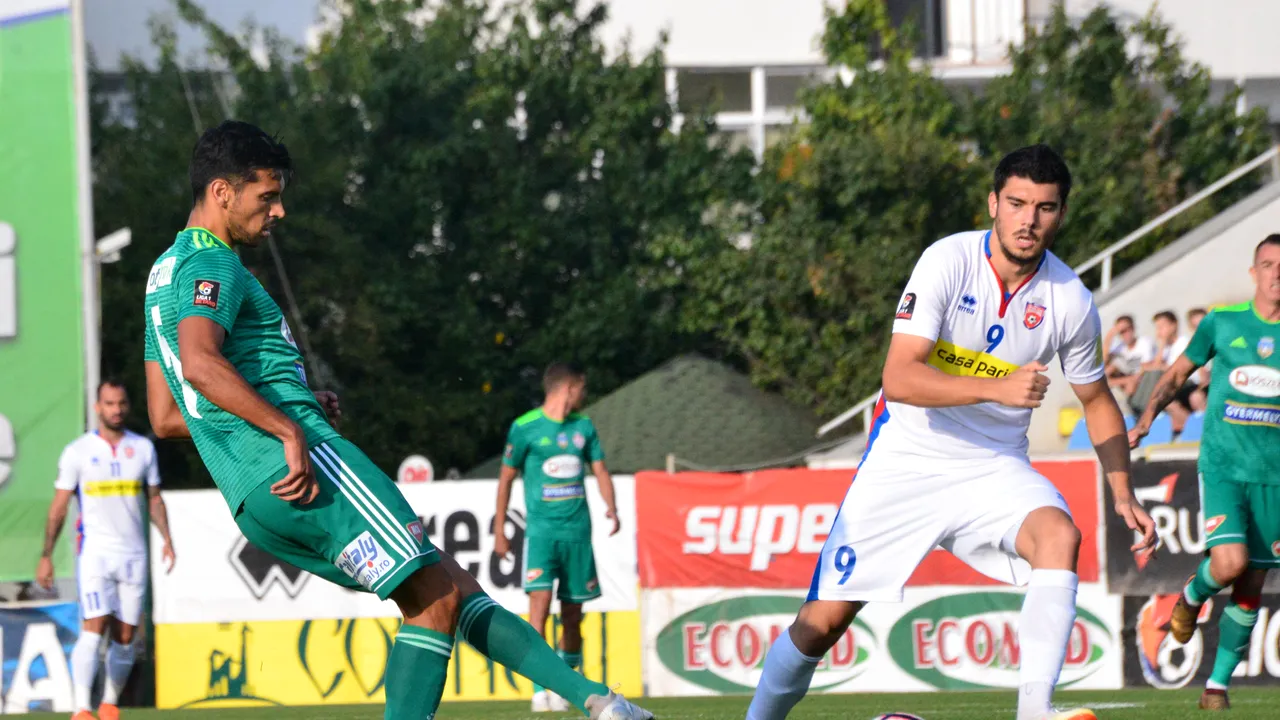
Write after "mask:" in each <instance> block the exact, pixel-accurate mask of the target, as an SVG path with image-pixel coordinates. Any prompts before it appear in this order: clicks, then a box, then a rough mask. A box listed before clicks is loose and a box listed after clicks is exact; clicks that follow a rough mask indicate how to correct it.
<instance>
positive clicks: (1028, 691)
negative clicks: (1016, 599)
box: [1017, 570, 1080, 720]
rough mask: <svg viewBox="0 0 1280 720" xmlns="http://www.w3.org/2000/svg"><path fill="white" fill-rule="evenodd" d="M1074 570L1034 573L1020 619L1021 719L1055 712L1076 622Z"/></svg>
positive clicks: (1027, 719) (1075, 581)
mask: <svg viewBox="0 0 1280 720" xmlns="http://www.w3.org/2000/svg"><path fill="white" fill-rule="evenodd" d="M1079 584H1080V578H1079V577H1078V576H1077V575H1076V574H1075V573H1074V572H1071V571H1070V570H1032V571H1031V581H1030V582H1029V583H1028V586H1027V595H1026V597H1025V598H1024V599H1023V601H1022V614H1021V615H1019V616H1018V656H1019V658H1020V662H1021V666H1020V667H1019V668H1018V719H1017V720H1039V719H1040V718H1043V717H1045V716H1046V715H1047V714H1048V713H1049V712H1050V711H1051V705H1050V701H1051V700H1052V699H1053V686H1054V685H1055V684H1057V682H1058V674H1059V673H1061V672H1062V663H1063V661H1064V660H1065V659H1066V657H1067V643H1069V642H1070V641H1071V628H1072V627H1073V626H1074V625H1075V622H1076V588H1077V587H1078V586H1079Z"/></svg>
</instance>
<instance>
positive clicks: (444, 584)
mask: <svg viewBox="0 0 1280 720" xmlns="http://www.w3.org/2000/svg"><path fill="white" fill-rule="evenodd" d="M474 582H475V581H474V580H472V584H474ZM462 592H463V591H462V589H460V588H459V587H458V584H457V583H456V582H455V581H454V579H453V577H452V576H451V574H450V573H449V571H448V570H447V569H446V568H445V567H444V566H443V565H442V564H441V563H436V564H432V565H427V566H425V567H421V568H418V569H417V570H415V571H414V572H413V573H412V574H411V575H410V576H409V577H408V578H406V579H405V581H404V582H402V583H401V584H400V585H399V587H397V588H396V589H395V590H393V591H392V592H391V599H392V600H394V601H395V603H396V605H398V606H399V607H400V612H401V613H403V615H404V624H403V625H401V626H400V631H399V632H398V633H396V638H395V644H394V645H393V646H392V648H391V656H390V657H389V658H388V659H387V673H386V677H387V680H386V685H387V708H386V711H385V717H386V718H387V720H401V719H402V718H403V719H406V720H408V719H410V718H412V719H414V720H418V719H421V718H430V717H433V714H434V713H435V711H436V708H437V707H439V705H440V696H441V695H442V694H444V684H445V679H446V678H447V676H448V673H449V659H450V657H452V655H453V633H454V628H455V625H456V623H457V617H458V609H459V606H460V605H461V598H462Z"/></svg>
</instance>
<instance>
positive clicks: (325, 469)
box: [145, 121, 653, 720]
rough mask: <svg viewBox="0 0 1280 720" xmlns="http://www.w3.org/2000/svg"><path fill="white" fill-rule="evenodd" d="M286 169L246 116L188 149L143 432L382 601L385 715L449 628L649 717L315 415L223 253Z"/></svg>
mask: <svg viewBox="0 0 1280 720" xmlns="http://www.w3.org/2000/svg"><path fill="white" fill-rule="evenodd" d="M290 168H291V161H290V158H289V154H288V151H287V150H286V149H285V147H284V146H283V145H281V144H279V143H278V142H277V141H276V140H274V139H273V138H271V137H270V136H268V135H267V134H266V133H264V132H263V131H262V130H260V129H258V128H256V127H254V126H252V125H249V124H247V123H241V122H233V121H228V122H225V123H223V124H221V125H219V126H218V127H216V128H213V129H211V130H209V131H207V132H205V133H204V135H203V136H201V138H200V140H199V141H198V142H197V144H196V147H195V151H194V153H193V155H192V159H191V189H192V194H193V198H194V207H193V209H192V211H191V215H190V217H189V219H188V222H187V228H186V229H185V230H183V231H182V232H180V233H178V236H177V238H176V239H175V241H174V244H173V246H172V247H171V248H169V249H168V250H167V251H166V252H165V253H164V254H163V255H161V256H160V257H159V259H158V260H157V261H156V263H155V265H154V266H153V267H152V269H151V274H150V277H149V278H148V279H147V287H146V295H145V306H146V328H147V331H146V370H147V396H148V397H147V399H148V411H149V414H150V416H151V422H152V427H153V429H154V430H155V431H156V433H157V435H160V436H162V437H190V438H191V439H192V440H193V441H195V445H196V449H197V450H198V451H199V453H200V458H201V460H202V461H203V462H204V464H205V466H206V467H207V468H208V469H209V472H210V474H211V475H212V476H213V479H214V482H215V483H216V484H217V485H218V489H219V490H220V491H221V492H222V494H223V497H224V498H225V499H226V501H227V505H228V506H229V507H230V509H231V513H232V515H233V516H234V517H235V521H236V524H237V525H238V526H239V528H240V530H241V532H243V533H244V535H245V537H246V538H248V539H249V540H250V541H251V542H253V543H254V544H255V545H257V546H258V547H260V548H262V549H263V550H266V551H267V552H270V553H271V554H273V555H275V556H276V557H278V558H280V559H281V560H284V561H286V562H289V563H292V564H293V565H295V566H297V567H300V568H302V569H304V570H306V571H308V572H310V573H313V574H315V575H319V576H320V577H322V578H324V579H326V580H329V581H330V582H333V583H336V584H338V585H342V586H344V587H347V588H351V589H353V590H361V591H365V592H370V593H374V594H376V595H377V596H378V597H379V598H381V599H384V600H386V599H391V600H393V601H395V603H396V605H398V606H399V608H400V611H401V612H402V613H403V615H404V623H403V624H402V625H401V626H400V630H399V632H398V633H397V635H396V639H395V644H394V646H393V647H392V650H391V655H390V657H389V658H388V660H387V670H386V696H387V706H386V711H385V717H387V718H389V719H394V720H423V719H430V718H433V717H435V713H436V708H437V706H438V705H439V703H440V696H441V693H442V692H443V691H444V682H445V676H446V673H447V672H448V667H449V657H450V655H451V654H452V652H453V638H454V635H455V632H456V634H457V635H459V636H461V637H462V638H463V639H465V640H466V641H467V642H468V643H470V644H471V645H472V646H473V647H474V648H475V649H476V650H478V651H480V653H482V654H484V655H485V656H486V657H489V658H491V659H493V660H494V661H496V662H498V663H501V664H502V665H505V666H506V667H508V668H510V669H512V670H514V671H515V672H518V673H520V674H521V675H524V676H525V677H527V678H529V679H530V680H532V681H533V682H536V683H539V684H541V685H544V686H546V687H549V688H552V689H554V690H555V691H556V692H557V693H559V694H560V695H561V696H563V697H564V698H566V699H568V700H569V701H570V702H572V703H573V705H574V706H576V707H578V708H579V709H580V710H582V711H583V712H584V713H585V714H587V715H589V716H590V717H592V718H603V719H605V720H613V719H617V720H631V719H632V718H651V717H653V716H652V715H651V714H650V713H648V712H646V711H644V710H641V709H639V708H637V707H635V706H634V705H632V704H631V703H629V702H627V701H626V700H625V699H624V698H622V697H621V696H620V695H617V694H615V693H612V692H610V691H609V689H608V688H606V687H605V686H603V685H601V684H600V683H596V682H591V681H589V680H587V679H586V678H584V677H583V676H581V675H579V674H578V673H576V672H574V671H573V670H572V669H571V668H570V667H569V666H568V665H566V664H565V663H564V662H563V661H562V660H560V658H559V657H557V656H556V654H555V651H554V650H552V649H551V648H550V647H548V646H547V644H546V643H545V642H544V641H543V640H542V637H541V636H539V635H538V633H537V631H535V630H534V629H533V628H532V627H531V626H530V625H529V624H528V623H526V622H524V621H523V620H521V619H520V618H519V617H517V616H516V615H513V614H511V613H510V612H507V611H506V610H504V609H503V608H502V607H500V606H499V605H498V604H497V603H496V602H494V601H493V600H492V599H491V598H490V597H489V596H488V595H486V594H485V593H484V591H483V590H481V588H480V585H479V584H478V583H477V582H476V581H475V579H474V578H473V577H471V576H470V575H468V574H467V573H466V572H465V571H464V570H462V568H460V567H459V566H458V564H457V563H456V562H454V560H453V559H452V558H451V557H449V556H448V555H446V554H444V553H442V552H440V551H439V550H437V549H436V548H435V547H433V546H432V544H431V542H430V541H429V540H428V539H427V538H426V536H425V534H424V532H423V528H422V523H421V522H419V521H418V518H417V515H416V514H415V513H414V511H413V510H412V509H411V508H410V507H409V504H408V503H407V502H406V501H405V499H404V496H403V495H401V494H400V492H399V490H398V489H397V488H396V486H395V484H394V483H393V482H392V481H391V479H390V478H388V477H387V476H386V475H385V474H384V473H383V472H382V471H381V470H379V469H378V468H377V466H375V465H374V464H373V463H372V462H371V461H370V460H369V458H368V457H366V456H365V455H364V453H362V452H361V451H360V449H359V448H357V447H356V446H355V445H352V444H351V443H350V442H348V441H347V440H346V439H344V438H343V437H342V436H341V435H340V434H339V433H338V432H337V430H336V429H335V428H334V427H333V426H331V425H330V424H329V422H328V421H327V420H326V411H325V409H324V408H322V406H321V403H320V401H319V400H318V399H317V397H316V395H314V394H313V393H312V392H311V390H309V389H308V387H307V381H306V374H305V370H304V368H303V358H302V355H301V354H300V353H299V352H298V349H297V347H296V346H295V344H294V341H293V336H292V333H291V332H290V331H289V326H288V323H286V322H285V318H284V315H283V314H282V313H281V312H280V308H279V306H278V305H276V303H275V301H274V300H272V299H271V297H270V296H269V295H268V294H267V292H266V290H264V289H263V287H262V285H260V284H259V283H258V281H257V280H256V279H254V277H253V276H252V275H251V274H249V271H248V270H247V269H246V268H245V267H244V265H242V264H241V263H240V258H239V256H238V255H237V254H236V252H235V251H234V250H233V249H232V248H233V246H236V245H249V246H253V245H256V244H258V242H260V240H261V239H262V238H263V237H264V236H266V235H267V234H269V233H270V232H271V231H272V229H273V228H274V226H275V225H276V223H278V222H279V221H280V219H281V218H283V217H284V207H283V205H282V203H281V193H282V192H283V190H284V184H285V181H286V179H287V176H288V174H289V171H290ZM329 400H330V402H331V403H332V405H333V406H336V399H334V398H329ZM331 409H333V408H331Z"/></svg>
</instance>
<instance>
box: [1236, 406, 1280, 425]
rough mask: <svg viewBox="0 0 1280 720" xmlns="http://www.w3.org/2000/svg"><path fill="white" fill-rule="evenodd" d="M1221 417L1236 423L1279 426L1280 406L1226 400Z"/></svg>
mask: <svg viewBox="0 0 1280 720" xmlns="http://www.w3.org/2000/svg"><path fill="white" fill-rule="evenodd" d="M1222 417H1223V419H1224V420H1226V421H1227V422H1229V423H1233V424H1236V425H1267V426H1270V427H1280V407H1276V406H1274V405H1242V404H1240V403H1234V402H1231V401H1230V400H1228V401H1227V406H1226V408H1225V409H1224V410H1223V411H1222Z"/></svg>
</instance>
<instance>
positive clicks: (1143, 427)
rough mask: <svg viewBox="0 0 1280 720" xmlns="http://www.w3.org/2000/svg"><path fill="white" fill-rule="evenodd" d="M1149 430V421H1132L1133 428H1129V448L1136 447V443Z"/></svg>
mask: <svg viewBox="0 0 1280 720" xmlns="http://www.w3.org/2000/svg"><path fill="white" fill-rule="evenodd" d="M1149 432H1151V423H1149V422H1147V421H1145V420H1139V421H1138V422H1136V423H1134V425H1133V428H1132V429H1131V430H1129V449H1131V450H1132V449H1133V448H1136V447H1138V444H1139V443H1141V442H1142V438H1144V437H1146V436H1147V433H1149Z"/></svg>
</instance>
